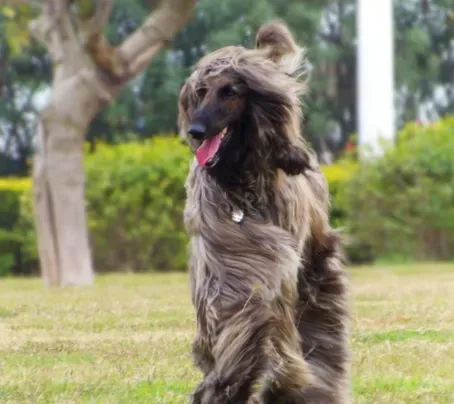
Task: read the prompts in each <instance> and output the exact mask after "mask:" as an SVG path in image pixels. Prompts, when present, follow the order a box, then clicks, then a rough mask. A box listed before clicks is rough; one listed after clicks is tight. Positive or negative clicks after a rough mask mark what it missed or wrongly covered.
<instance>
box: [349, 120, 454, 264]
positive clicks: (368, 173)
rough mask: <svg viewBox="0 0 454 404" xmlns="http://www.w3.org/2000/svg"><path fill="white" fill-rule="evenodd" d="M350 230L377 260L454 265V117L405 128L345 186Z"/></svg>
mask: <svg viewBox="0 0 454 404" xmlns="http://www.w3.org/2000/svg"><path fill="white" fill-rule="evenodd" d="M342 193H343V196H342V205H343V209H344V212H345V215H346V217H345V222H346V223H347V224H348V227H349V228H348V230H349V232H350V233H351V234H353V235H355V238H356V240H357V241H359V242H367V243H368V244H369V245H370V246H371V247H372V249H373V252H374V254H377V255H378V256H386V257H395V258H397V259H407V260H452V259H454V117H447V118H445V119H444V120H441V121H439V122H437V123H435V124H430V125H419V124H416V123H409V124H407V125H406V126H405V128H404V129H403V130H402V131H401V132H399V134H398V141H397V144H396V145H395V146H394V147H390V146H386V145H384V146H383V153H382V155H381V156H378V157H375V158H371V159H370V160H367V161H364V162H363V163H362V165H361V170H359V171H358V172H357V173H356V175H354V176H352V177H351V178H350V179H349V180H348V181H346V182H345V183H344V187H343V192H342Z"/></svg>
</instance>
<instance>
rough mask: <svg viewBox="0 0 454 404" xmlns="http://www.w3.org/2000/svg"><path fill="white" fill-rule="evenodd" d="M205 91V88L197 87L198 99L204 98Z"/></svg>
mask: <svg viewBox="0 0 454 404" xmlns="http://www.w3.org/2000/svg"><path fill="white" fill-rule="evenodd" d="M206 93H207V89H206V88H205V87H200V88H199V89H197V97H199V99H200V100H203V99H204V98H205V95H206Z"/></svg>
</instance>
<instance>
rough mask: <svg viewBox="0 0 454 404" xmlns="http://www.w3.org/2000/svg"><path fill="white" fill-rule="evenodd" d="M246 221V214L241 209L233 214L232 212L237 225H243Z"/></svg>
mask: <svg viewBox="0 0 454 404" xmlns="http://www.w3.org/2000/svg"><path fill="white" fill-rule="evenodd" d="M243 219H244V212H243V211H242V210H240V209H235V210H234V211H233V212H232V220H233V221H234V222H235V223H241V222H242V221H243Z"/></svg>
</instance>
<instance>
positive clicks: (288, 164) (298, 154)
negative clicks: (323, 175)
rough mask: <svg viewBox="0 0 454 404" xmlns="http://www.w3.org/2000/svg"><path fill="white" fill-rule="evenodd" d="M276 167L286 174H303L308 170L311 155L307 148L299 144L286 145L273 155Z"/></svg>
mask: <svg viewBox="0 0 454 404" xmlns="http://www.w3.org/2000/svg"><path fill="white" fill-rule="evenodd" d="M274 162H275V164H276V168H281V169H282V170H283V171H284V172H285V173H286V174H287V175H298V174H303V173H304V172H305V171H306V170H310V169H311V168H312V166H311V156H310V154H309V152H308V151H307V150H305V149H304V148H302V147H299V146H294V145H291V146H288V147H285V148H283V149H280V151H279V152H278V153H277V154H276V155H275V156H274Z"/></svg>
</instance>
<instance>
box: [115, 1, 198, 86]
mask: <svg viewBox="0 0 454 404" xmlns="http://www.w3.org/2000/svg"><path fill="white" fill-rule="evenodd" d="M196 3H197V0H163V1H161V2H160V4H159V6H158V8H157V9H156V10H155V11H154V12H153V13H152V14H151V15H150V17H148V18H147V20H146V21H145V22H144V23H143V24H142V26H141V27H140V28H138V29H137V31H135V32H134V33H133V34H132V35H130V36H129V37H128V38H126V39H125V41H124V42H123V43H122V44H121V45H120V46H119V47H118V48H117V52H118V54H119V55H120V58H121V59H122V60H123V61H125V62H126V63H128V66H127V77H125V78H123V80H125V79H127V78H129V77H132V76H134V75H136V74H138V73H140V71H142V70H143V69H144V68H145V67H146V66H147V64H148V63H149V62H150V61H151V60H152V59H153V57H154V56H155V55H156V54H157V53H158V52H159V51H160V50H161V49H162V48H164V47H165V46H166V45H167V44H168V43H169V42H170V41H171V40H172V38H173V36H174V35H175V34H176V33H177V32H178V31H179V30H180V29H181V28H182V27H183V26H184V25H185V24H186V22H187V21H188V20H189V19H190V17H191V15H192V12H193V10H194V7H195V4H196Z"/></svg>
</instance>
